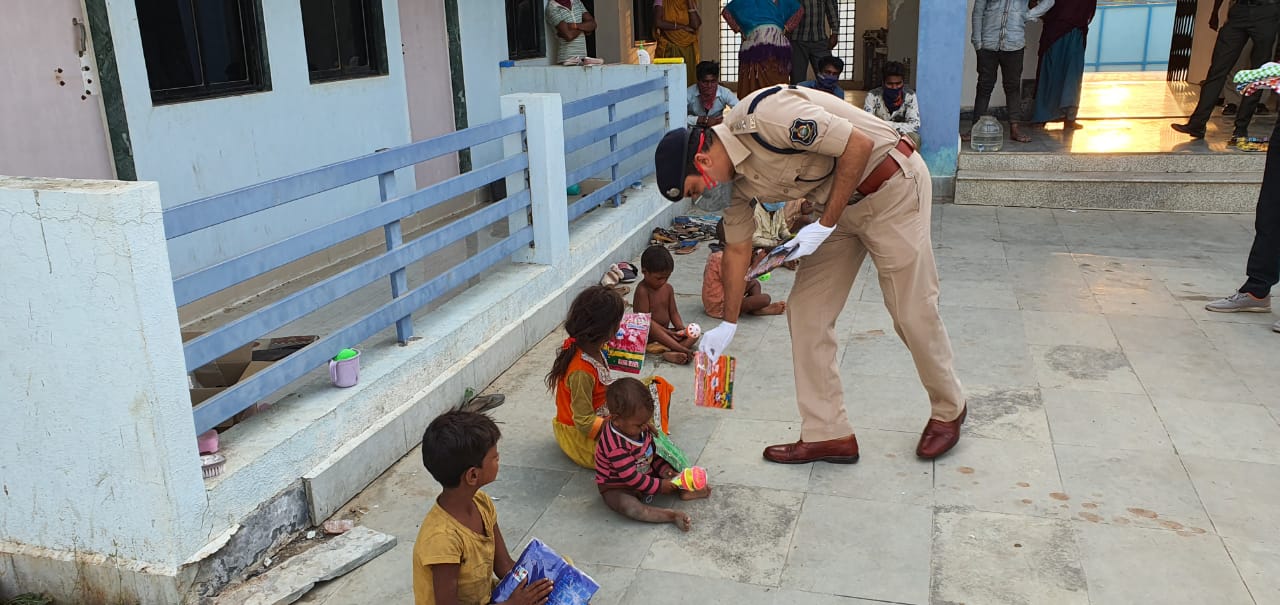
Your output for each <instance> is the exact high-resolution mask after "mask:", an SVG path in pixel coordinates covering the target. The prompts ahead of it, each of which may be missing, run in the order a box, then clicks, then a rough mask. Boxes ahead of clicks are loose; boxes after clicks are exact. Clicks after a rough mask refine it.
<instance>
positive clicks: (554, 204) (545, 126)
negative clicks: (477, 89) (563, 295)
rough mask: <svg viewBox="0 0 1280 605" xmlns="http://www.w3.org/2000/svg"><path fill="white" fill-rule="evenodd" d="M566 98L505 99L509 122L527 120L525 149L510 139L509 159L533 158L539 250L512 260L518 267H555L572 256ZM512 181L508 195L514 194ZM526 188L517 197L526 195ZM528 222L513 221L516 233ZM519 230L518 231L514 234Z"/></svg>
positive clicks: (529, 183)
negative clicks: (514, 155) (522, 264)
mask: <svg viewBox="0 0 1280 605" xmlns="http://www.w3.org/2000/svg"><path fill="white" fill-rule="evenodd" d="M563 107H564V106H563V104H562V103H561V101H560V95H558V94H548V93H522V94H513V95H506V96H504V97H502V115H503V117H507V116H512V115H517V114H520V113H523V114H524V119H525V133H524V134H525V136H524V137H523V138H524V140H523V144H519V143H515V142H513V139H515V137H507V139H506V140H505V141H504V149H505V151H506V153H507V154H512V153H518V152H520V151H525V152H527V153H528V154H529V170H528V181H527V187H528V189H529V196H530V199H531V200H532V203H531V207H530V209H529V210H530V213H529V216H531V218H532V224H533V243H534V246H533V248H532V249H529V250H522V251H521V252H517V253H516V254H514V255H512V260H514V261H515V262H525V263H537V264H541V265H555V264H558V263H560V262H561V261H563V260H564V259H566V258H567V257H568V256H569V199H568V196H567V195H566V192H565V189H566V187H567V185H566V184H565V163H564V111H563ZM511 180H512V179H508V184H507V186H508V189H507V191H508V193H511V192H512V189H511V188H510V187H511ZM517 184H518V183H517ZM521 189H524V187H520V188H519V189H516V190H515V191H520V190H521ZM528 224H529V223H528V222H522V221H521V220H520V218H518V217H513V219H512V226H513V228H524V227H525V226H526V225H528ZM513 230H514V229H513Z"/></svg>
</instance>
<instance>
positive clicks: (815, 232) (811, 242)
mask: <svg viewBox="0 0 1280 605" xmlns="http://www.w3.org/2000/svg"><path fill="white" fill-rule="evenodd" d="M835 230H836V228H835V227H823V226H822V223H817V222H814V223H809V224H808V225H805V226H804V227H801V228H800V231H799V232H798V233H796V236H795V237H793V238H791V241H789V242H787V243H785V244H783V246H784V247H785V248H788V249H790V250H791V254H788V255H787V260H788V261H793V260H795V259H797V258H800V257H802V256H809V255H810V254H813V251H814V250H817V249H818V246H821V245H822V242H825V241H827V236H829V235H831V232H832V231H835Z"/></svg>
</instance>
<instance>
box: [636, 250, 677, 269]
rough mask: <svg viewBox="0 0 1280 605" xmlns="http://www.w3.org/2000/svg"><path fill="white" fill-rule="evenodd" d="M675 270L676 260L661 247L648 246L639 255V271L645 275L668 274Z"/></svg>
mask: <svg viewBox="0 0 1280 605" xmlns="http://www.w3.org/2000/svg"><path fill="white" fill-rule="evenodd" d="M675 268H676V259H674V258H672V257H671V253H670V252H667V249H666V248H664V247H662V246H658V245H654V246H649V247H648V248H645V250H644V254H641V255H640V270H641V271H644V272H645V273H670V272H672V271H674V270H675Z"/></svg>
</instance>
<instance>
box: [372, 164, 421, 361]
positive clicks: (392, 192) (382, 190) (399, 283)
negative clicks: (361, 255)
mask: <svg viewBox="0 0 1280 605" xmlns="http://www.w3.org/2000/svg"><path fill="white" fill-rule="evenodd" d="M378 151H379V152H382V151H386V148H383V149H379V150H378ZM378 196H379V197H381V198H382V201H383V203H385V202H386V201H387V200H392V199H395V198H396V173H395V171H389V172H384V173H382V174H379V175H378ZM382 233H383V235H384V236H385V238H386V242H387V252H390V251H392V250H394V249H396V248H398V247H400V245H401V244H403V243H404V237H403V236H402V234H401V233H400V221H398V220H397V221H392V222H390V223H387V224H386V225H383V227H382ZM408 289H409V278H408V277H407V276H406V275H405V271H404V268H403V267H401V268H399V269H396V270H395V271H392V272H391V298H400V296H401V295H403V294H404V293H405V291H407V290H408ZM411 338H413V316H412V315H406V316H404V317H401V318H400V319H397V320H396V340H398V341H400V344H408V342H409V339H411Z"/></svg>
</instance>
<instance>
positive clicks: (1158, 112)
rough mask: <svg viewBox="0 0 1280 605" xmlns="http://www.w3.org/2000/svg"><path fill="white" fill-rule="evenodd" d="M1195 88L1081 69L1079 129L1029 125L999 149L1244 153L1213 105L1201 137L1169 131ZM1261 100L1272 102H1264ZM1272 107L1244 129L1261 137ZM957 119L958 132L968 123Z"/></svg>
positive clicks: (1228, 119) (1227, 119)
mask: <svg viewBox="0 0 1280 605" xmlns="http://www.w3.org/2000/svg"><path fill="white" fill-rule="evenodd" d="M1199 94H1200V87H1199V86H1197V85H1194V84H1188V83H1186V82H1166V81H1164V79H1163V78H1162V77H1161V78H1159V79H1150V78H1143V77H1142V76H1140V75H1138V74H1131V75H1123V74H1086V79H1085V83H1084V85H1083V87H1082V89H1081V93H1080V95H1081V98H1080V111H1079V116H1080V124H1081V126H1083V128H1082V129H1080V130H1075V131H1070V130H1063V128H1062V124H1060V123H1059V124H1049V125H1048V126H1047V127H1046V128H1045V129H1044V130H1036V129H1029V130H1028V134H1030V135H1031V136H1032V139H1033V140H1032V141H1031V142H1030V143H1015V142H1012V141H1009V142H1007V143H1006V144H1005V146H1004V149H1003V151H1026V152H1036V153H1064V152H1071V153H1191V154H1198V153H1245V152H1241V151H1238V150H1236V149H1233V148H1230V147H1228V146H1227V141H1228V139H1230V138H1231V133H1232V131H1233V130H1234V120H1235V117H1233V116H1223V115H1222V108H1221V107H1217V108H1214V110H1213V117H1212V118H1210V120H1209V123H1208V125H1207V130H1208V135H1207V136H1206V137H1205V138H1204V139H1192V138H1191V137H1189V136H1187V135H1184V134H1181V133H1178V132H1175V131H1173V130H1172V129H1171V128H1169V125H1170V124H1173V123H1185V122H1186V121H1187V117H1188V116H1190V115H1191V112H1192V110H1194V109H1195V105H1196V101H1197V100H1198V98H1199ZM1266 104H1267V105H1271V106H1274V102H1271V101H1268V102H1267V103H1266ZM1275 119H1276V118H1275V112H1274V111H1271V112H1269V113H1267V114H1261V113H1259V114H1255V115H1254V117H1253V121H1252V122H1251V123H1250V127H1249V133H1250V134H1251V135H1253V136H1258V137H1265V136H1269V135H1270V134H1271V130H1272V127H1273V126H1274V125H1275ZM969 127H970V124H969V123H967V122H966V123H963V124H962V126H961V128H962V131H963V130H965V129H967V128H969Z"/></svg>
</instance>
